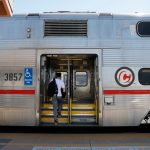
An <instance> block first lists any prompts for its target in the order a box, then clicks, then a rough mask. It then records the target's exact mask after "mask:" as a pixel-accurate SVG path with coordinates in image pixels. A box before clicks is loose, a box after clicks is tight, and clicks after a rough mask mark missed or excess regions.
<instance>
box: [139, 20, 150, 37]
mask: <svg viewBox="0 0 150 150" xmlns="http://www.w3.org/2000/svg"><path fill="white" fill-rule="evenodd" d="M136 30H137V34H138V35H139V36H143V37H150V21H147V22H138V23H137V26H136Z"/></svg>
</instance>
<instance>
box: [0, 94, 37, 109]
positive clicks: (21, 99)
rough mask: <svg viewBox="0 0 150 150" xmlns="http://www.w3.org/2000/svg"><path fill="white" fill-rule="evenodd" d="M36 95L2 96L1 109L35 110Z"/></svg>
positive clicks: (0, 97)
mask: <svg viewBox="0 0 150 150" xmlns="http://www.w3.org/2000/svg"><path fill="white" fill-rule="evenodd" d="M34 98H35V96H34V95H11V94H8V95H0V108H32V109H33V108H34Z"/></svg>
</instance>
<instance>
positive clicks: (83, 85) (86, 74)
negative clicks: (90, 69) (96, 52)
mask: <svg viewBox="0 0 150 150" xmlns="http://www.w3.org/2000/svg"><path fill="white" fill-rule="evenodd" d="M77 73H85V76H86V82H84V83H86V84H78V83H77ZM87 85H88V73H87V72H86V71H76V72H75V86H78V87H85V86H87Z"/></svg>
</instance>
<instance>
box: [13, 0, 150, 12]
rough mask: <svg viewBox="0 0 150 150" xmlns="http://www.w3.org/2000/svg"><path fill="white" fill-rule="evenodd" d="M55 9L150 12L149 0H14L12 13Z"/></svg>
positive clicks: (54, 10) (51, 10)
mask: <svg viewBox="0 0 150 150" xmlns="http://www.w3.org/2000/svg"><path fill="white" fill-rule="evenodd" d="M56 11H92V12H93V11H94V12H102V13H106V12H107V13H135V12H139V13H150V0H14V5H13V12H14V14H18V13H21V14H22V13H23V14H24V13H25V14H28V13H43V12H56Z"/></svg>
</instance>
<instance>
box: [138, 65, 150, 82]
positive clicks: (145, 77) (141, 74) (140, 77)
mask: <svg viewBox="0 0 150 150" xmlns="http://www.w3.org/2000/svg"><path fill="white" fill-rule="evenodd" d="M144 73H145V74H144ZM146 73H149V74H147V75H146ZM148 79H149V80H148ZM138 80H139V83H140V84H141V85H150V68H141V69H140V70H139V72H138Z"/></svg>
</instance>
